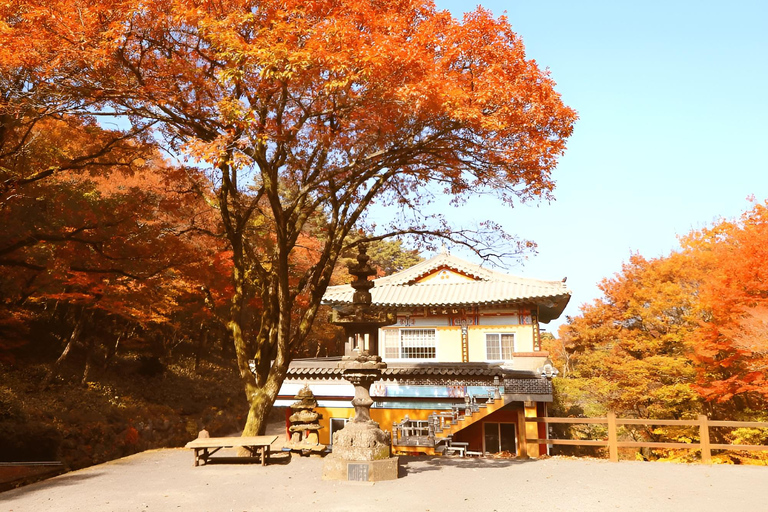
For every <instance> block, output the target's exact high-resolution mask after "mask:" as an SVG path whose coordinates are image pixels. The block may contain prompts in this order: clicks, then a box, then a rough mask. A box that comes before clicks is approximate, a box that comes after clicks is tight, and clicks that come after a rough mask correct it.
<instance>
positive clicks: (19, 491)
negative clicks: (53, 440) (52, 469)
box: [2, 471, 102, 498]
mask: <svg viewBox="0 0 768 512" xmlns="http://www.w3.org/2000/svg"><path fill="white" fill-rule="evenodd" d="M101 474H102V472H101V471H89V472H88V473H87V474H82V473H79V474H75V473H66V474H64V475H60V476H57V477H54V478H49V479H47V480H43V481H40V482H35V483H33V484H29V485H25V486H23V487H18V488H16V489H13V490H10V491H7V493H8V494H5V493H4V494H3V496H2V497H3V498H6V497H7V498H11V497H14V498H17V497H19V496H23V495H25V494H29V493H34V492H38V491H39V490H41V489H43V488H45V489H51V488H54V487H61V486H65V485H78V484H80V483H82V482H83V481H85V480H90V479H92V478H96V477H98V476H100V475H101Z"/></svg>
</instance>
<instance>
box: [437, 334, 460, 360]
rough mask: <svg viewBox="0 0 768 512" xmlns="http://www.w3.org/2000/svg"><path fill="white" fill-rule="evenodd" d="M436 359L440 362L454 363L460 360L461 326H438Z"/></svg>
mask: <svg viewBox="0 0 768 512" xmlns="http://www.w3.org/2000/svg"><path fill="white" fill-rule="evenodd" d="M436 333H437V361H438V362H440V363H455V362H457V361H461V328H460V327H438V328H437V329H436Z"/></svg>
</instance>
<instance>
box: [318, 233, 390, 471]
mask: <svg viewBox="0 0 768 512" xmlns="http://www.w3.org/2000/svg"><path fill="white" fill-rule="evenodd" d="M369 259H370V257H369V256H368V255H367V254H366V248H365V246H362V245H361V246H360V252H359V254H358V256H357V264H356V265H350V267H349V273H350V274H352V275H353V276H355V278H356V279H355V280H354V281H353V282H352V283H351V284H352V288H354V290H355V293H354V296H353V301H352V304H351V305H349V306H346V307H344V308H338V309H334V311H333V316H332V319H331V323H333V324H335V325H340V326H342V327H343V328H344V334H345V335H346V337H347V339H348V340H349V343H350V345H351V348H352V353H351V354H349V355H345V356H344V357H342V360H341V362H340V363H339V368H340V369H341V370H342V374H343V376H344V379H345V380H347V381H349V382H350V383H352V385H353V386H354V387H355V397H354V398H353V399H352V405H353V406H354V408H355V417H354V418H352V419H351V420H350V421H349V422H347V424H346V425H345V426H344V428H343V429H342V430H340V431H338V432H334V434H333V451H332V453H331V455H329V456H328V457H326V458H325V462H324V465H323V480H362V481H367V482H375V481H379V480H395V479H396V478H397V472H398V458H397V457H390V437H389V434H387V433H386V432H384V431H383V430H381V429H380V428H379V424H378V423H376V422H375V421H373V420H372V419H371V413H370V409H371V405H373V400H372V399H371V395H370V388H371V384H373V382H374V381H377V380H379V379H380V378H381V372H382V370H383V369H384V368H386V367H387V365H386V363H384V362H382V360H381V357H379V356H378V352H379V348H378V341H379V328H380V327H383V326H385V325H392V324H394V323H396V321H397V319H396V316H395V314H394V313H392V312H386V311H375V310H373V308H371V292H370V290H371V288H373V286H374V284H373V281H369V280H368V278H369V277H370V276H372V275H375V273H376V272H375V271H374V270H373V269H372V268H371V267H370V265H368V260H369Z"/></svg>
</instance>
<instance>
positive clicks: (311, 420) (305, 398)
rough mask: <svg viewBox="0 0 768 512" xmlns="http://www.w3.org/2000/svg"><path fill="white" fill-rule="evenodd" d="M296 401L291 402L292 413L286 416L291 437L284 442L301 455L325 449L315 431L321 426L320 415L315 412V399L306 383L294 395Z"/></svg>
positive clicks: (287, 446)
mask: <svg viewBox="0 0 768 512" xmlns="http://www.w3.org/2000/svg"><path fill="white" fill-rule="evenodd" d="M294 398H296V400H297V401H296V402H294V403H293V404H291V410H293V414H291V416H290V417H289V418H288V420H289V421H290V422H291V426H290V427H289V428H288V431H289V432H290V433H291V439H290V441H288V442H287V443H286V444H285V447H286V448H290V449H291V451H296V452H301V454H302V455H310V454H312V453H321V452H323V451H324V450H325V445H324V444H320V437H319V436H318V434H317V431H318V430H320V429H321V428H323V427H322V426H321V425H320V423H318V420H319V419H320V418H322V415H320V414H319V413H317V412H315V407H317V400H315V395H314V393H312V390H311V389H309V386H308V385H306V384H305V385H304V387H303V388H301V389H300V390H299V392H298V393H297V394H296V396H295V397H294Z"/></svg>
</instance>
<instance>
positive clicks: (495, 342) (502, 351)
mask: <svg viewBox="0 0 768 512" xmlns="http://www.w3.org/2000/svg"><path fill="white" fill-rule="evenodd" d="M514 352H515V335H514V334H506V333H486V335H485V354H486V359H487V360H488V361H509V360H510V359H512V354H513V353H514Z"/></svg>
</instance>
